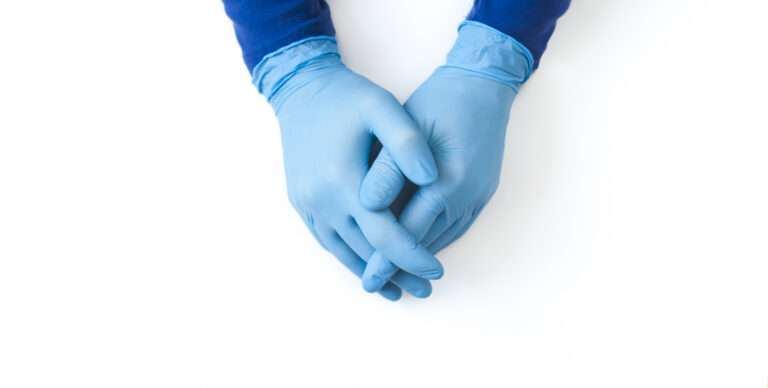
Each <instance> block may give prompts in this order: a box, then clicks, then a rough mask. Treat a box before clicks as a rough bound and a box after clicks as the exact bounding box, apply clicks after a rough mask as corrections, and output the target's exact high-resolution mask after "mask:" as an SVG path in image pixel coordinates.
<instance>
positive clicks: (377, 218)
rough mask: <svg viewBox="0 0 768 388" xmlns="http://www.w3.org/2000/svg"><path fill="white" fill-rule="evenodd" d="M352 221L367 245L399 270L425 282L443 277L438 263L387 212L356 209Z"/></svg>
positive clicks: (441, 267)
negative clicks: (358, 228)
mask: <svg viewBox="0 0 768 388" xmlns="http://www.w3.org/2000/svg"><path fill="white" fill-rule="evenodd" d="M354 217H355V220H356V221H357V224H358V225H360V229H361V230H362V231H363V234H364V235H365V237H366V238H367V239H368V242H370V243H371V245H373V247H374V248H376V249H377V250H379V251H381V253H382V254H383V255H384V256H385V257H387V258H389V259H390V260H391V261H392V262H393V263H395V265H397V266H398V267H400V268H401V269H403V270H405V271H407V272H410V273H412V274H414V275H416V276H419V277H422V278H425V279H439V278H440V277H442V276H443V266H442V265H441V264H440V262H439V261H437V259H436V258H435V256H434V255H432V254H431V253H429V252H428V251H427V250H426V249H425V248H424V247H423V246H421V245H420V244H418V243H417V242H416V238H415V237H413V235H412V234H410V233H408V231H407V230H405V228H403V226H402V225H400V224H399V223H398V222H397V219H395V216H394V215H392V213H391V212H389V211H388V210H385V211H380V212H369V211H366V210H363V209H362V208H360V209H359V211H357V214H354Z"/></svg>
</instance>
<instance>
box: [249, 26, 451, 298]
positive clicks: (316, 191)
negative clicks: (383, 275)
mask: <svg viewBox="0 0 768 388" xmlns="http://www.w3.org/2000/svg"><path fill="white" fill-rule="evenodd" d="M253 73H254V84H255V85H256V86H257V87H258V89H259V91H260V92H262V93H263V94H264V95H265V96H266V97H267V99H268V100H269V101H270V103H271V104H272V107H273V108H274V110H275V112H276V114H277V118H278V121H279V122H280V127H281V129H282V142H283V154H284V161H285V174H286V181H287V184H288V195H289V197H290V200H291V204H292V205H293V206H294V208H295V209H296V210H297V211H298V212H299V214H300V215H301V217H302V219H303V220H304V222H305V223H306V225H307V227H308V228H309V229H310V231H312V233H313V234H314V236H315V238H316V239H317V240H318V241H319V242H320V244H321V245H323V247H325V248H326V249H327V250H328V251H330V252H332V253H333V254H334V255H335V256H336V257H337V258H338V259H339V260H340V261H341V262H342V263H343V264H345V265H346V266H347V267H348V268H349V269H350V270H352V272H354V273H355V274H357V275H358V276H361V275H362V273H363V270H364V267H365V261H364V260H367V259H368V258H369V257H370V256H371V255H372V254H373V252H374V251H375V250H379V251H381V252H382V253H384V254H385V255H386V256H387V257H389V258H392V260H393V261H394V262H395V263H396V264H397V266H398V267H400V268H402V269H403V270H404V271H407V272H410V273H407V272H402V271H401V272H400V273H399V275H397V276H394V277H392V279H391V280H392V283H394V284H391V283H388V284H386V285H383V286H382V288H381V289H380V291H381V294H382V295H383V296H385V297H386V298H388V299H391V300H397V299H398V298H400V295H401V289H400V288H402V289H405V290H406V291H408V292H410V293H412V294H414V295H415V296H427V295H429V293H430V292H431V285H430V283H429V281H427V280H425V279H437V278H439V277H441V276H442V273H443V269H442V266H441V265H440V263H439V262H438V261H437V259H435V257H434V256H433V255H432V254H431V253H429V252H428V251H427V250H426V249H425V248H423V247H421V246H420V245H418V244H416V241H415V238H414V237H413V236H412V235H411V234H410V233H408V232H407V231H406V230H405V229H404V228H403V227H402V226H401V225H400V224H399V223H398V222H397V220H396V218H395V216H394V215H393V214H392V213H391V212H390V211H389V210H388V209H385V210H380V211H371V210H368V209H365V208H364V207H363V206H362V205H361V204H360V201H359V195H358V194H359V189H360V186H361V184H362V181H363V178H364V177H365V175H366V173H367V171H368V166H369V155H370V152H371V145H372V144H373V142H374V141H375V140H376V139H378V140H379V141H380V142H381V143H382V144H383V145H384V146H385V147H387V149H388V150H389V152H390V155H391V156H392V158H391V159H390V160H391V161H392V163H393V165H392V167H393V168H395V169H397V170H398V171H401V170H402V171H403V173H404V174H405V175H406V176H407V177H408V178H409V179H410V180H412V181H414V182H416V183H418V184H428V183H431V182H432V181H434V180H435V179H436V177H437V167H436V165H435V161H434V159H433V157H432V154H431V152H430V150H429V146H428V144H427V142H426V139H425V137H424V135H423V134H422V133H421V131H420V130H419V129H418V127H417V126H416V124H415V123H414V122H413V121H412V120H411V118H410V116H408V114H407V113H406V112H405V110H404V109H403V107H402V106H401V105H400V103H399V102H398V101H397V100H396V99H395V98H394V97H393V96H392V95H391V94H390V93H388V92H386V91H385V90H384V89H382V88H380V87H378V86H376V85H375V84H373V83H372V82H371V81H369V80H368V79H366V78H364V77H362V76H360V75H358V74H356V73H354V72H352V71H351V70H349V69H348V68H347V67H346V66H344V64H343V63H342V62H341V59H340V57H339V54H338V51H337V48H336V41H335V40H334V39H333V38H331V37H314V38H310V39H305V40H302V41H299V42H296V43H294V44H292V45H289V46H286V47H285V48H283V49H280V50H278V51H277V52H275V53H273V54H270V55H267V56H266V57H265V58H264V59H263V60H262V61H261V62H260V63H259V64H258V65H257V66H256V67H255V68H254V72H253ZM415 275H418V276H415ZM398 286H399V287H398Z"/></svg>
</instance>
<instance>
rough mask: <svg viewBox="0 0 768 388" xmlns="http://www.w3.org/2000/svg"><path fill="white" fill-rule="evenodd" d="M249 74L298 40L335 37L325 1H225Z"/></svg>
mask: <svg viewBox="0 0 768 388" xmlns="http://www.w3.org/2000/svg"><path fill="white" fill-rule="evenodd" d="M224 8H225V10H226V12H227V15H229V18H230V19H232V22H233V23H234V24H235V33H236V34H237V41H238V42H239V43H240V47H241V48H242V50H243V59H244V60H245V64H246V66H248V70H249V71H253V67H254V66H256V64H258V63H259V61H260V60H261V59H262V58H263V57H264V56H265V55H267V54H269V53H271V52H273V51H275V50H277V49H279V48H281V47H283V46H286V45H288V44H290V43H293V42H295V41H297V40H301V39H304V38H308V37H311V36H318V35H329V36H333V35H334V34H335V31H334V29H333V23H332V22H331V12H330V10H329V9H328V4H326V2H325V1H324V0H280V1H276V0H224Z"/></svg>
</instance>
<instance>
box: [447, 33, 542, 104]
mask: <svg viewBox="0 0 768 388" xmlns="http://www.w3.org/2000/svg"><path fill="white" fill-rule="evenodd" d="M533 64H534V61H533V56H532V55H531V52H530V51H529V50H528V49H527V48H526V47H525V46H523V44H521V43H520V42H518V41H517V40H515V38H513V37H511V36H509V35H507V34H505V33H503V32H501V31H498V30H496V29H494V28H492V27H489V26H487V25H485V24H483V23H478V22H473V21H464V22H462V23H461V25H459V37H458V38H457V39H456V42H455V43H454V45H453V48H452V49H451V51H450V52H449V53H448V57H447V59H446V63H445V65H443V66H442V67H448V68H458V69H463V70H466V71H469V72H471V73H473V74H474V75H476V76H479V77H484V78H488V79H492V80H494V81H497V82H500V83H502V84H504V85H507V86H509V87H511V88H513V89H515V90H518V89H519V88H520V86H521V85H522V84H523V83H524V82H525V81H526V80H528V77H529V76H530V75H531V73H532V72H533Z"/></svg>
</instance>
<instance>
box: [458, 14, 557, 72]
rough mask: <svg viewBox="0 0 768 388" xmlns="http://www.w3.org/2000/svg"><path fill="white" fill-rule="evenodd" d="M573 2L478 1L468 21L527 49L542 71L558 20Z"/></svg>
mask: <svg viewBox="0 0 768 388" xmlns="http://www.w3.org/2000/svg"><path fill="white" fill-rule="evenodd" d="M570 4H571V1H570V0H475V5H474V7H472V11H471V12H470V13H469V15H468V16H467V20H472V21H476V22H480V23H483V24H487V25H489V26H491V27H493V28H495V29H497V30H499V31H501V32H503V33H505V34H507V35H509V36H511V37H513V38H515V39H517V40H518V41H519V42H520V43H522V44H523V45H525V47H527V48H528V50H530V51H531V54H533V60H534V68H536V67H538V65H539V60H540V59H541V55H542V54H543V53H544V50H546V48H547V42H549V38H550V37H551V36H552V33H553V32H554V31H555V24H556V23H557V19H558V18H559V17H560V16H562V15H563V14H564V13H565V11H566V10H567V9H568V6H569V5H570Z"/></svg>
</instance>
